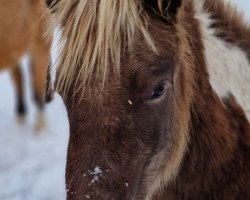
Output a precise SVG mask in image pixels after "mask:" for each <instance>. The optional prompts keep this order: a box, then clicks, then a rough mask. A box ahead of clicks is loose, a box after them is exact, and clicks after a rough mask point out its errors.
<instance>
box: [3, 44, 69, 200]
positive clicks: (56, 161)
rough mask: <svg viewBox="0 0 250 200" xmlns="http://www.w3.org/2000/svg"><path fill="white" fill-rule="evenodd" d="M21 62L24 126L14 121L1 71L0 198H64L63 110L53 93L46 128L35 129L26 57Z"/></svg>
mask: <svg viewBox="0 0 250 200" xmlns="http://www.w3.org/2000/svg"><path fill="white" fill-rule="evenodd" d="M56 49H57V48H56V47H53V51H52V54H53V55H54V57H55V55H56ZM22 63H23V65H24V67H23V71H24V74H25V77H26V83H25V84H26V86H25V88H28V91H27V93H26V99H27V102H28V103H27V105H28V111H29V114H28V117H27V119H26V123H25V124H23V125H21V124H17V122H16V116H15V112H14V106H15V95H14V88H13V85H12V82H11V76H10V74H9V73H8V71H6V72H1V73H0V200H63V199H65V198H66V192H65V178H64V174H65V164H66V150H67V143H68V132H69V131H68V130H69V126H68V120H67V115H66V110H65V108H64V105H63V102H62V100H61V98H60V97H59V95H55V99H54V101H53V102H52V103H51V104H49V105H47V107H46V121H47V128H46V130H45V131H43V132H40V133H36V132H35V131H34V126H35V116H36V108H35V105H34V103H33V101H32V100H31V99H32V98H31V97H32V94H31V90H30V81H29V80H28V76H27V75H28V74H29V68H28V58H27V57H26V58H24V60H23V62H22Z"/></svg>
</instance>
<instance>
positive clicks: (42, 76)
mask: <svg viewBox="0 0 250 200" xmlns="http://www.w3.org/2000/svg"><path fill="white" fill-rule="evenodd" d="M49 16H50V13H49V11H48V9H47V7H46V4H45V2H44V1H43V0H35V1H34V0H23V1H20V0H11V1H9V0H0V44H1V46H0V70H5V69H7V68H9V69H10V70H11V74H12V79H13V82H14V85H15V87H16V95H17V98H16V99H17V101H16V112H17V115H18V119H20V120H21V121H23V120H24V118H25V115H26V112H27V108H26V105H25V100H24V86H23V77H22V72H21V68H20V65H21V64H20V60H21V58H22V57H23V55H24V54H26V53H30V55H31V65H32V66H31V67H32V69H31V74H32V82H33V89H34V100H35V103H36V105H37V108H38V114H37V124H36V129H41V128H43V126H44V123H45V121H44V117H43V109H44V102H45V86H46V77H47V68H48V66H49V61H50V47H51V43H52V39H51V37H45V35H46V34H47V35H49V34H48V33H46V32H45V26H46V25H47V24H49Z"/></svg>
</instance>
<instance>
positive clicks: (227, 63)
mask: <svg viewBox="0 0 250 200" xmlns="http://www.w3.org/2000/svg"><path fill="white" fill-rule="evenodd" d="M194 4H195V7H196V8H195V9H196V16H195V18H197V19H198V20H199V21H200V23H201V26H200V27H201V34H202V38H203V44H204V48H205V51H204V53H205V58H206V62H207V70H208V74H209V81H210V84H211V86H212V88H213V90H214V91H215V92H216V94H217V95H218V96H219V97H220V98H221V99H222V98H224V97H226V96H228V94H229V93H230V94H232V95H233V96H234V97H235V98H236V100H237V102H238V103H239V104H240V105H241V107H242V108H243V110H244V111H245V113H246V114H247V116H248V119H249V120H250V88H249V83H250V62H249V61H250V37H249V35H250V28H249V27H247V25H246V24H245V22H244V20H243V19H242V17H241V15H240V14H239V13H238V12H237V11H236V9H235V8H233V7H231V6H230V5H227V4H226V3H224V2H223V1H221V0H217V1H214V0H194Z"/></svg>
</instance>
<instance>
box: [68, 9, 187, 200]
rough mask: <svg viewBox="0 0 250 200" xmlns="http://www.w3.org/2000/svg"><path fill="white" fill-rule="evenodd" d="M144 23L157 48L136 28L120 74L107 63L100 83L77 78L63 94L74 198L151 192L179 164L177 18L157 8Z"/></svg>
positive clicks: (181, 141) (141, 196) (182, 109)
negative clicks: (84, 85) (168, 18)
mask: <svg viewBox="0 0 250 200" xmlns="http://www.w3.org/2000/svg"><path fill="white" fill-rule="evenodd" d="M173 13H174V12H173ZM173 21H174V20H173ZM149 22H150V23H149V27H148V28H149V31H150V35H151V36H152V39H153V41H154V44H155V47H156V48H157V51H158V52H157V53H156V52H154V51H152V48H150V47H149V45H148V44H147V43H146V42H145V40H144V39H143V36H142V34H140V33H137V34H136V35H135V39H134V44H133V47H132V48H123V49H125V50H124V52H123V53H122V56H121V62H120V69H121V72H120V76H119V77H118V76H116V74H115V73H114V72H113V71H112V70H110V71H109V73H108V75H107V79H106V82H105V86H104V88H102V83H101V81H99V82H98V80H97V79H95V81H93V82H91V84H92V86H91V87H90V88H89V89H88V90H86V91H82V89H81V78H80V79H77V82H76V83H74V84H72V86H71V87H70V90H69V91H72V93H71V92H69V94H68V96H66V97H65V98H64V101H65V104H66V107H67V109H68V113H69V122H70V127H71V135H70V140H69V149H68V160H67V162H68V164H67V175H66V179H67V188H68V191H69V192H68V196H69V197H72V199H78V198H77V197H84V198H85V197H86V198H87V197H90V198H91V199H103V200H108V199H109V200H115V199H120V200H122V199H124V200H131V199H137V200H141V199H142V200H144V199H149V198H151V197H152V195H153V194H154V192H155V191H156V190H157V189H159V187H160V185H161V183H162V182H164V181H168V180H169V179H171V177H172V176H174V175H175V173H176V171H177V170H178V167H179V164H180V160H181V159H182V154H183V151H184V150H183V149H185V143H186V138H185V137H186V135H185V133H184V132H185V130H186V127H187V123H188V122H187V118H188V117H187V115H188V114H187V112H186V110H188V108H187V106H186V105H184V103H183V102H184V101H185V100H186V96H185V94H183V97H182V98H183V99H182V100H180V96H181V95H182V92H183V91H182V90H185V88H183V87H184V86H183V82H184V79H185V72H183V71H181V70H180V69H181V67H183V63H181V62H180V54H182V53H181V52H180V41H179V37H178V31H177V28H176V25H175V23H173V22H171V23H170V22H169V23H167V22H164V20H160V18H158V16H157V15H154V14H152V19H151V20H150V21H149ZM75 86H78V87H77V90H75ZM71 89H72V90H71ZM73 91H77V93H76V94H75V95H74V98H72V96H73ZM177 97H178V98H177ZM185 109H186V110H185ZM180 114H182V116H181V117H180ZM185 120H186V121H185ZM182 121H185V122H186V125H185V124H182V127H180V126H179V125H180V123H181V122H182ZM181 131H182V132H181Z"/></svg>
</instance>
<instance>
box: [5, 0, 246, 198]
mask: <svg viewBox="0 0 250 200" xmlns="http://www.w3.org/2000/svg"><path fill="white" fill-rule="evenodd" d="M228 1H232V2H237V4H238V5H239V6H240V8H241V9H243V10H245V11H246V17H247V18H248V19H250V12H249V11H250V1H247V0H228ZM56 49H57V48H56V47H54V48H53V51H52V52H53V55H54V54H55V52H56ZM24 65H25V67H24V71H25V74H27V70H28V68H27V60H24ZM29 85H30V84H29V81H27V83H26V87H28V86H29ZM26 96H27V101H28V105H29V117H28V119H27V123H26V124H25V125H23V126H21V125H18V124H17V123H16V119H15V115H14V90H13V87H12V84H11V80H10V76H9V74H8V72H4V73H1V74H0V200H63V199H65V184H64V182H65V180H64V173H65V162H66V149H67V140H68V122H67V116H66V111H65V108H64V106H63V103H62V101H61V99H60V97H59V96H58V95H56V98H55V100H54V101H53V102H52V103H51V104H49V105H48V106H47V109H46V116H47V122H48V124H47V125H48V127H47V131H46V132H44V133H43V134H36V133H35V132H34V129H33V128H34V127H33V126H34V118H35V107H34V105H33V103H32V101H31V94H30V90H28V92H27V95H26Z"/></svg>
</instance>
